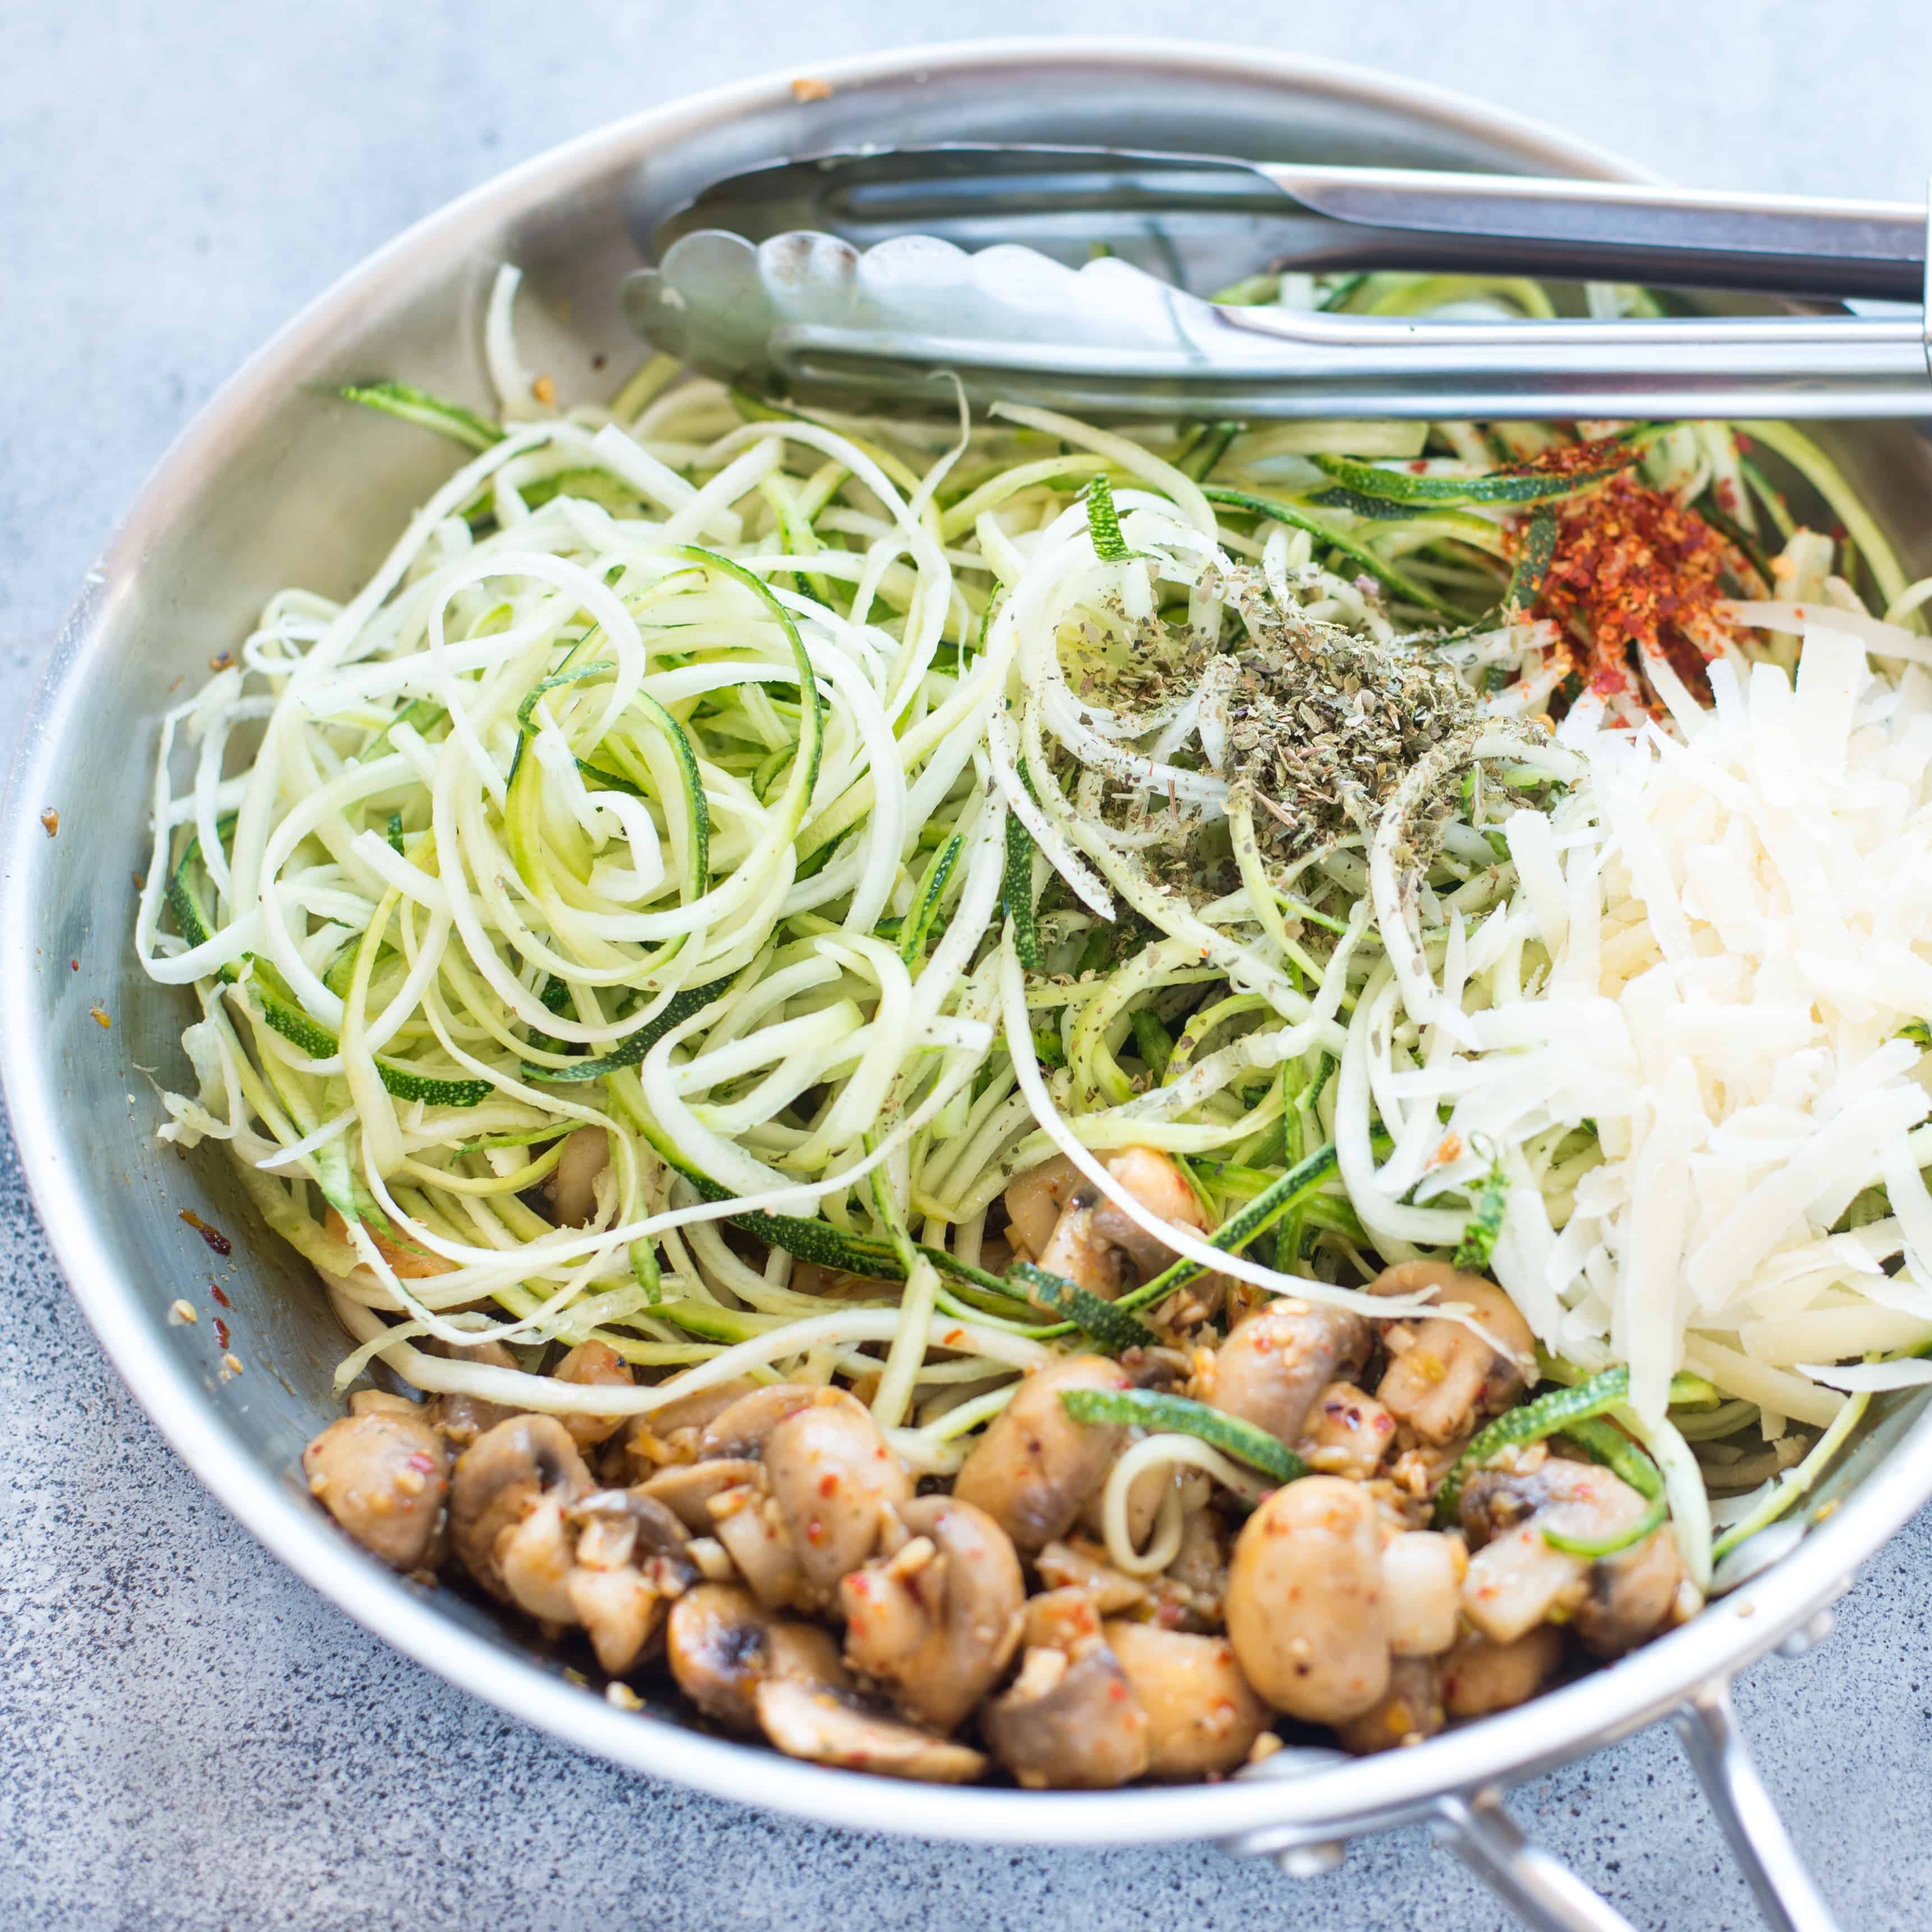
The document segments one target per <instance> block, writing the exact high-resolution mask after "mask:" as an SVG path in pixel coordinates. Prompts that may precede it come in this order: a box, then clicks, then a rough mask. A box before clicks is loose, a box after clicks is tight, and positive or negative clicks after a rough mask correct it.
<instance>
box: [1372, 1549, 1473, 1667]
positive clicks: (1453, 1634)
mask: <svg viewBox="0 0 1932 1932" xmlns="http://www.w3.org/2000/svg"><path fill="white" fill-rule="evenodd" d="M1468 1569H1469V1552H1468V1550H1466V1548H1465V1547H1463V1539H1462V1538H1460V1536H1458V1535H1456V1534H1455V1533H1454V1532H1453V1531H1442V1530H1433V1529H1410V1530H1403V1531H1402V1532H1399V1533H1398V1534H1397V1535H1394V1536H1392V1537H1391V1538H1389V1539H1388V1541H1387V1542H1386V1543H1385V1544H1383V1545H1382V1580H1383V1582H1384V1583H1385V1585H1386V1586H1387V1587H1388V1601H1389V1648H1390V1649H1391V1650H1392V1651H1393V1652H1394V1653H1395V1655H1397V1657H1399V1658H1403V1657H1440V1656H1441V1655H1442V1653H1443V1652H1445V1651H1446V1650H1448V1649H1451V1648H1452V1647H1453V1646H1454V1644H1455V1642H1456V1639H1457V1635H1458V1634H1459V1633H1460V1629H1461V1625H1462V1597H1463V1575H1464V1574H1465V1572H1466V1571H1467V1570H1468Z"/></svg>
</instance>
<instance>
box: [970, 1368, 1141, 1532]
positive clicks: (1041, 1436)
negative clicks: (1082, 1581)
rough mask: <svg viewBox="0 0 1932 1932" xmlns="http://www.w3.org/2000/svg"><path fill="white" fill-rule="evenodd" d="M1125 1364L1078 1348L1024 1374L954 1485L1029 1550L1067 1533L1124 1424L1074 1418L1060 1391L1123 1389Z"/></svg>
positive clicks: (1102, 1476) (1103, 1473)
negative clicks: (1062, 1400) (1078, 1352)
mask: <svg viewBox="0 0 1932 1932" xmlns="http://www.w3.org/2000/svg"><path fill="white" fill-rule="evenodd" d="M1130 1385H1131V1384H1130V1378H1129V1376H1128V1375H1127V1371H1126V1370H1124V1369H1123V1368H1122V1367H1121V1365H1120V1364H1119V1363H1118V1362H1112V1361H1109V1360H1108V1359H1107V1358H1106V1357H1105V1356H1104V1355H1076V1356H1073V1357H1071V1358H1068V1359H1066V1360H1063V1361H1056V1362H1053V1363H1050V1364H1049V1365H1048V1366H1047V1367H1045V1368H1041V1369H1035V1370H1033V1371H1032V1372H1031V1373H1029V1374H1028V1376H1027V1378H1026V1379H1025V1382H1022V1384H1021V1385H1020V1386H1019V1391H1018V1392H1017V1393H1016V1394H1015V1395H1014V1397H1013V1400H1012V1401H1011V1402H1010V1403H1007V1406H1006V1407H1005V1408H1004V1409H1003V1410H1001V1412H1000V1413H999V1415H997V1416H995V1418H994V1419H993V1421H992V1424H990V1425H989V1427H988V1428H987V1430H986V1433H985V1434H984V1435H983V1436H981V1437H980V1440H979V1441H978V1442H977V1443H976V1444H975V1445H974V1447H973V1451H972V1453H971V1454H970V1455H969V1456H968V1457H967V1458H966V1462H965V1466H964V1467H963V1468H962V1469H961V1470H960V1472H959V1475H958V1476H957V1478H955V1480H954V1482H953V1494H954V1495H955V1496H957V1497H959V1499H960V1501H961V1502H969V1503H971V1504H972V1505H973V1506H974V1508H976V1509H983V1510H984V1511H986V1514H988V1515H989V1517H992V1519H993V1520H994V1521H995V1523H998V1525H999V1526H1000V1527H1001V1529H1004V1531H1005V1532H1007V1535H1009V1536H1010V1537H1011V1538H1013V1546H1014V1547H1015V1548H1016V1549H1017V1550H1019V1552H1020V1553H1021V1554H1022V1556H1033V1555H1034V1554H1035V1553H1037V1552H1038V1551H1040V1550H1043V1549H1044V1548H1045V1547H1046V1546H1047V1544H1049V1543H1052V1542H1053V1541H1055V1539H1056V1538H1060V1537H1064V1535H1066V1534H1067V1532H1068V1530H1070V1529H1072V1527H1073V1524H1074V1522H1075V1520H1076V1518H1077V1517H1079V1514H1080V1509H1081V1505H1082V1504H1083V1503H1085V1502H1086V1501H1087V1499H1088V1497H1089V1496H1092V1495H1093V1494H1094V1492H1095V1491H1096V1490H1098V1489H1099V1488H1100V1486H1101V1484H1103V1483H1104V1482H1105V1481H1106V1478H1107V1472H1108V1471H1109V1469H1112V1466H1113V1464H1114V1459H1115V1457H1116V1456H1118V1454H1120V1451H1121V1443H1122V1442H1124V1440H1125V1439H1126V1436H1127V1432H1126V1430H1124V1429H1123V1428H1121V1427H1119V1426H1118V1424H1112V1423H1082V1422H1076V1421H1074V1420H1073V1418H1072V1417H1071V1416H1070V1415H1068V1414H1067V1411H1066V1409H1064V1407H1063V1406H1061V1400H1060V1398H1061V1396H1062V1395H1063V1394H1065V1393H1066V1392H1067V1391H1068V1390H1070V1389H1082V1388H1097V1389H1124V1388H1128V1387H1130Z"/></svg>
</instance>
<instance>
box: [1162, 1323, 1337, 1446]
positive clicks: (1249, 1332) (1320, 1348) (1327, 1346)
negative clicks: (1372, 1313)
mask: <svg viewBox="0 0 1932 1932" xmlns="http://www.w3.org/2000/svg"><path fill="white" fill-rule="evenodd" d="M1369 1346H1370V1334H1369V1325H1368V1324H1367V1322H1364V1320H1363V1319H1362V1318H1361V1316H1359V1315H1355V1314H1352V1313H1350V1312H1349V1310H1347V1309H1346V1308H1328V1307H1323V1306H1322V1305H1321V1304H1310V1303H1307V1302H1303V1301H1277V1302H1275V1303H1274V1304H1271V1306H1269V1307H1266V1308H1262V1309H1258V1310H1256V1312H1255V1313H1253V1314H1252V1315H1250V1316H1249V1317H1248V1318H1247V1320H1246V1321H1244V1322H1237V1323H1236V1324H1235V1328H1234V1330H1233V1331H1232V1333H1231V1334H1229V1337H1228V1339H1227V1340H1226V1341H1225V1342H1223V1343H1222V1344H1221V1346H1220V1348H1219V1349H1217V1350H1216V1351H1215V1352H1214V1357H1213V1359H1212V1361H1211V1362H1210V1363H1209V1364H1208V1365H1207V1367H1205V1370H1203V1371H1202V1374H1201V1376H1200V1378H1199V1394H1200V1396H1201V1399H1202V1400H1203V1401H1204V1402H1207V1403H1212V1404H1213V1405H1214V1407H1215V1408H1217V1409H1220V1411H1221V1412H1223V1414H1224V1415H1233V1416H1238V1417H1239V1418H1241V1421H1244V1422H1252V1423H1253V1424H1254V1425H1255V1427H1256V1428H1257V1429H1265V1430H1267V1431H1268V1433H1269V1434H1270V1435H1271V1436H1274V1437H1275V1438H1276V1439H1277V1441H1279V1442H1285V1443H1286V1444H1287V1445H1289V1447H1290V1448H1292V1447H1293V1446H1294V1445H1295V1443H1296V1442H1298V1440H1299V1439H1300V1438H1301V1434H1302V1432H1303V1430H1304V1429H1305V1428H1306V1427H1308V1424H1309V1420H1310V1412H1312V1411H1313V1409H1314V1408H1315V1405H1316V1399H1317V1398H1318V1397H1319V1396H1321V1395H1322V1393H1323V1392H1324V1391H1325V1390H1326V1389H1327V1388H1328V1386H1329V1385H1331V1383H1334V1382H1338V1381H1341V1380H1343V1379H1346V1378H1347V1377H1348V1376H1352V1375H1355V1374H1358V1373H1360V1371H1361V1368H1362V1367H1363V1365H1364V1364H1365V1363H1366V1362H1367V1361H1368V1359H1369Z"/></svg>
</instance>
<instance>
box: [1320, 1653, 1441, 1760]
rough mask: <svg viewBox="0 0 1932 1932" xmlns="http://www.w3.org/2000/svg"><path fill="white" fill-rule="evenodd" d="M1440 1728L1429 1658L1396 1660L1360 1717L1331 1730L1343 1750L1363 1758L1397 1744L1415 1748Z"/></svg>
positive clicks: (1436, 1678)
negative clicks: (1377, 1694)
mask: <svg viewBox="0 0 1932 1932" xmlns="http://www.w3.org/2000/svg"><path fill="white" fill-rule="evenodd" d="M1442 1724H1443V1709H1442V1682H1441V1677H1440V1668H1439V1665H1438V1664H1437V1663H1436V1659H1435V1658H1433V1657H1399V1658H1397V1659H1396V1661H1395V1663H1394V1666H1393V1667H1391V1670H1390V1672H1389V1682H1388V1689H1387V1690H1386V1691H1384V1692H1383V1693H1382V1697H1381V1698H1380V1699H1379V1701H1378V1702H1376V1703H1373V1704H1371V1705H1370V1706H1369V1708H1368V1709H1367V1710H1366V1711H1364V1712H1362V1714H1361V1716H1359V1717H1355V1718H1350V1719H1349V1721H1348V1722H1347V1723H1346V1724H1337V1726H1336V1727H1335V1742H1337V1744H1339V1745H1340V1746H1341V1747H1342V1748H1343V1750H1344V1751H1353V1752H1355V1754H1356V1755H1357V1756H1358V1757H1367V1756H1368V1755H1369V1754H1370V1752H1372V1751H1392V1750H1394V1748H1396V1747H1397V1745H1419V1744H1421V1742H1422V1741H1423V1740H1424V1739H1425V1738H1433V1736H1435V1735H1436V1733H1437V1732H1438V1731H1439V1730H1442Z"/></svg>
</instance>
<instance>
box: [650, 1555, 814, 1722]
mask: <svg viewBox="0 0 1932 1932" xmlns="http://www.w3.org/2000/svg"><path fill="white" fill-rule="evenodd" d="M665 1650H666V1652H667V1655H668V1656H669V1658H670V1671H671V1676H672V1677H673V1679H676V1684H677V1688H679V1690H680V1691H682V1692H683V1693H684V1694H685V1696H686V1697H688V1698H689V1699H690V1700H691V1702H692V1703H694V1704H695V1705H696V1706H697V1708H698V1709H700V1711H702V1712H703V1713H704V1715H706V1717H707V1718H715V1720H716V1721H718V1723H719V1724H725V1725H728V1726H729V1727H730V1729H732V1730H734V1731H754V1730H757V1727H758V1709H757V1692H758V1686H759V1685H760V1684H762V1683H763V1682H766V1679H769V1678H773V1677H797V1678H800V1679H803V1680H804V1681H805V1682H806V1683H808V1684H810V1685H814V1686H817V1687H820V1688H823V1687H827V1686H830V1687H834V1688H836V1687H839V1686H842V1685H845V1684H847V1683H848V1682H850V1679H847V1676H846V1675H845V1667H844V1665H843V1664H841V1663H840V1662H839V1661H838V1644H837V1643H835V1641H834V1640H833V1638H832V1634H831V1632H830V1631H823V1630H820V1628H818V1627H817V1625H815V1624H805V1623H795V1622H789V1621H785V1620H781V1619H778V1618H775V1617H773V1616H771V1615H770V1614H769V1613H768V1612H767V1611H766V1610H765V1609H764V1608H763V1606H762V1605H761V1604H760V1603H759V1602H758V1600H757V1598H755V1597H754V1596H753V1595H751V1592H750V1591H748V1590H745V1589H739V1586H737V1585H736V1584H735V1583H700V1584H699V1585H698V1586H697V1588H696V1589H692V1590H688V1591H686V1592H685V1593H684V1595H682V1596H681V1597H679V1598H678V1600H677V1601H676V1603H674V1604H673V1605H672V1606H671V1610H670V1622H669V1625H668V1627H667V1630H666V1633H665Z"/></svg>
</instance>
